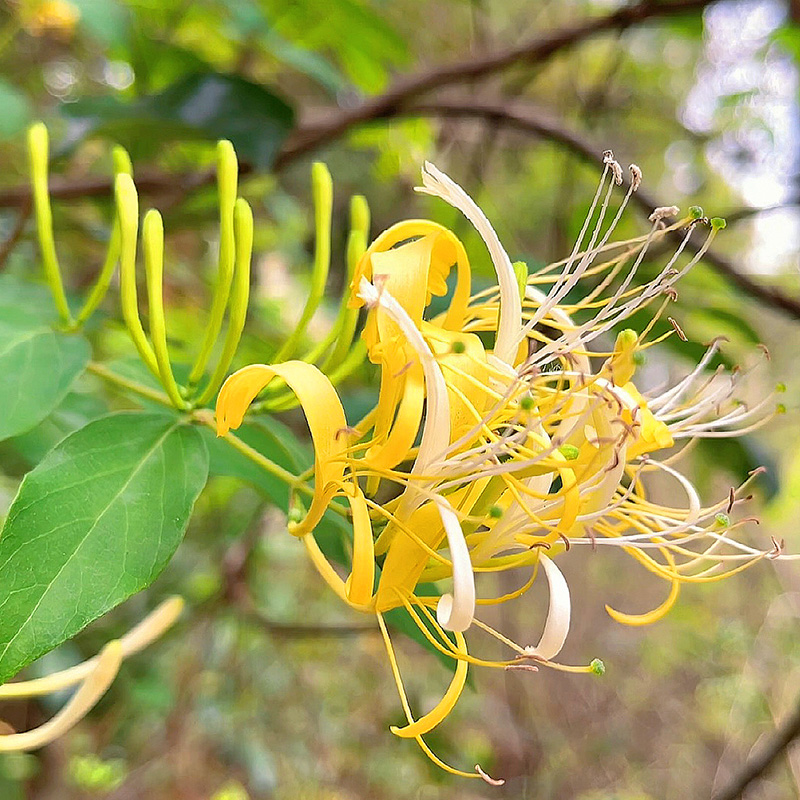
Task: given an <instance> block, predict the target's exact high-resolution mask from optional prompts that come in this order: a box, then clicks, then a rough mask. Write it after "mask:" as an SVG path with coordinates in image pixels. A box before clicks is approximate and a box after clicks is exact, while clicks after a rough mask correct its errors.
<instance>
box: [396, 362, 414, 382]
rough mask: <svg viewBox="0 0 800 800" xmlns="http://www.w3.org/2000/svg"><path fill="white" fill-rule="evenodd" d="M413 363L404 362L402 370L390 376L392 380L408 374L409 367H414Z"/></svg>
mask: <svg viewBox="0 0 800 800" xmlns="http://www.w3.org/2000/svg"><path fill="white" fill-rule="evenodd" d="M415 363H416V362H414V361H406V363H405V364H404V365H403V366H402V368H401V369H400V370H399V371H398V372H396V373H395V374H394V375H392V377H393V378H400V377H402V376H403V375H405V374H406V372H408V371H409V370H410V369H411V367H413V366H414V364H415Z"/></svg>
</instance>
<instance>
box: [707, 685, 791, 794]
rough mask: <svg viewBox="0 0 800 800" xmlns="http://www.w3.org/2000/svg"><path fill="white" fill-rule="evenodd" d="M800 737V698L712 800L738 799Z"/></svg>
mask: <svg viewBox="0 0 800 800" xmlns="http://www.w3.org/2000/svg"><path fill="white" fill-rule="evenodd" d="M798 737H800V699H798V701H797V702H796V703H795V707H794V709H793V710H792V712H791V714H789V716H788V717H786V719H785V720H784V721H783V722H782V723H781V725H780V726H778V729H777V730H776V731H775V734H774V735H773V736H772V738H771V740H770V741H769V743H768V744H767V745H766V746H765V747H763V748H762V749H761V750H760V752H759V753H757V754H756V755H754V756H752V757H751V758H749V759H748V760H747V761H746V762H745V763H744V765H743V766H742V768H741V770H740V771H739V772H738V773H737V774H736V775H734V776H733V779H732V780H731V781H730V783H728V785H727V786H724V787H723V788H722V789H721V790H720V791H719V792H717V793H716V794H714V795H713V796H712V798H711V800H737V798H739V797H741V796H742V794H743V792H744V790H745V789H746V788H747V787H748V786H749V785H750V784H751V783H753V781H755V780H758V779H759V778H760V777H761V776H762V775H764V773H765V772H766V771H767V770H768V769H769V768H770V767H771V766H772V765H773V764H774V763H775V761H777V759H778V758H780V757H781V756H782V755H783V754H784V753H785V752H786V750H787V748H788V747H789V746H790V745H791V744H792V742H794V741H795V739H797V738H798Z"/></svg>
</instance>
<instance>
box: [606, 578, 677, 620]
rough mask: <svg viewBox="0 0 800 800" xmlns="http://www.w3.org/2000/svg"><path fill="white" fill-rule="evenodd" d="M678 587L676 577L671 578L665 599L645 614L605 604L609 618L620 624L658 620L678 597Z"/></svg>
mask: <svg viewBox="0 0 800 800" xmlns="http://www.w3.org/2000/svg"><path fill="white" fill-rule="evenodd" d="M680 587H681V583H680V581H679V580H678V579H677V578H674V579H673V580H672V588H671V589H670V591H669V595H668V596H667V599H666V600H665V601H664V602H663V603H662V604H661V605H660V606H659V607H658V608H654V609H653V610H652V611H648V612H647V613H646V614H625V613H623V612H622V611H616V610H615V609H613V608H611V606H609V605H606V611H607V612H608V615H609V616H610V617H611V619H613V620H615V621H616V622H619V623H621V624H622V625H650V624H651V623H653V622H658V620H660V619H661V618H662V617H663V616H665V615H666V614H667V613H668V612H669V611H670V609H671V608H672V607H673V606H674V605H675V601H676V600H677V599H678V594H679V592H680Z"/></svg>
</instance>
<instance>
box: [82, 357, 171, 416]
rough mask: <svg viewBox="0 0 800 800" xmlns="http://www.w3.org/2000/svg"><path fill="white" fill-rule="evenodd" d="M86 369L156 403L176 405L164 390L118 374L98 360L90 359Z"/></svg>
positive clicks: (168, 405) (108, 381) (169, 405)
mask: <svg viewBox="0 0 800 800" xmlns="http://www.w3.org/2000/svg"><path fill="white" fill-rule="evenodd" d="M86 369H87V370H88V371H89V372H91V373H92V375H97V377H98V378H101V379H102V380H104V381H106V382H107V383H110V384H113V385H114V386H117V387H118V388H120V389H126V390H127V391H129V392H133V393H134V394H137V395H139V397H144V398H146V399H147V400H152V401H153V402H154V403H158V404H159V405H162V406H166V407H167V408H173V407H174V406H173V404H172V401H171V400H170V399H169V397H167V395H165V394H164V393H163V392H159V391H158V390H157V389H151V388H150V387H149V386H145V385H144V384H143V383H139V382H138V381H134V380H131V379H130V378H124V377H123V376H122V375H117V374H116V373H115V372H112V371H111V370H110V369H109V368H108V367H107V366H106V365H105V364H100V363H98V362H97V361H90V362H89V366H88V367H87V368H86Z"/></svg>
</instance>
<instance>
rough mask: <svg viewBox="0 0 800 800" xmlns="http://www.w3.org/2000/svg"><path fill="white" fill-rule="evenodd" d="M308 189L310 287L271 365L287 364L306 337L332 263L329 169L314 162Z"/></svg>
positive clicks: (323, 291)
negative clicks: (311, 253)
mask: <svg viewBox="0 0 800 800" xmlns="http://www.w3.org/2000/svg"><path fill="white" fill-rule="evenodd" d="M311 186H312V192H313V195H314V230H315V247H314V267H313V269H312V271H311V287H310V290H309V293H308V300H307V301H306V305H305V308H303V313H302V314H301V315H300V320H299V321H298V323H297V327H295V329H294V330H293V331H292V333H291V335H290V336H289V338H288V339H287V340H286V341H285V342H284V343H283V346H282V347H281V348H279V350H278V352H277V353H275V355H274V356H273V358H272V361H273V363H280V362H282V361H287V360H288V359H290V358H291V357H292V355H294V351H295V350H296V349H297V345H298V344H300V341H301V340H302V338H303V336H304V335H305V332H306V328H308V323H309V322H311V318H312V317H313V316H314V312H315V311H316V310H317V308H318V307H319V304H320V303H321V302H322V297H323V295H324V294H325V284H326V283H327V280H328V270H329V269H330V264H331V217H332V212H333V181H332V180H331V174H330V172H328V168H327V167H326V166H325V165H324V164H323V163H322V162H320V161H316V162H315V163H314V165H313V167H312V168H311Z"/></svg>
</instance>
